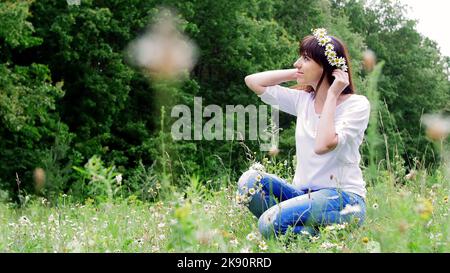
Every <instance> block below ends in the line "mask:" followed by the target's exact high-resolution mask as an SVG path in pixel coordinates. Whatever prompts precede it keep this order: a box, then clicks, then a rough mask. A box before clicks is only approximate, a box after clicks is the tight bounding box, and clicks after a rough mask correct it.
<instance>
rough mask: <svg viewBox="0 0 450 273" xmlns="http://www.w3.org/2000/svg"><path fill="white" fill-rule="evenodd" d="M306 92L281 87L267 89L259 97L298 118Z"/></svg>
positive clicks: (274, 86)
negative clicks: (299, 108)
mask: <svg viewBox="0 0 450 273" xmlns="http://www.w3.org/2000/svg"><path fill="white" fill-rule="evenodd" d="M305 94H308V93H307V92H305V91H302V90H297V89H290V88H287V87H283V86H281V85H273V86H268V87H266V90H265V91H264V93H263V94H261V95H258V96H259V97H260V98H261V100H262V101H263V102H265V103H267V104H269V105H272V106H274V107H275V108H278V109H279V110H281V111H283V112H286V113H288V114H291V115H294V116H297V112H298V107H299V105H301V100H302V98H304V97H305V96H304V95H305Z"/></svg>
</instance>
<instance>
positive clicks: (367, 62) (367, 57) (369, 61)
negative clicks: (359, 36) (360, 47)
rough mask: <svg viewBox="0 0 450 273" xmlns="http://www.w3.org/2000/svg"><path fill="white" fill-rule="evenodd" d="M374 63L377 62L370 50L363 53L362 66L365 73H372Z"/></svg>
mask: <svg viewBox="0 0 450 273" xmlns="http://www.w3.org/2000/svg"><path fill="white" fill-rule="evenodd" d="M376 62H377V57H376V55H375V52H373V51H372V50H370V49H368V50H366V51H364V53H363V66H364V69H365V70H366V71H368V72H370V71H372V70H373V68H374V67H375V64H376Z"/></svg>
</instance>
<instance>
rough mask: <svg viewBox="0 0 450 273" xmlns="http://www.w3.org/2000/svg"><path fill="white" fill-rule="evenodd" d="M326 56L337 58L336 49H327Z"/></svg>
mask: <svg viewBox="0 0 450 273" xmlns="http://www.w3.org/2000/svg"><path fill="white" fill-rule="evenodd" d="M325 56H327V57H328V58H335V57H336V51H334V50H327V51H325Z"/></svg>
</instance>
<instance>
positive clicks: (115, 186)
mask: <svg viewBox="0 0 450 273" xmlns="http://www.w3.org/2000/svg"><path fill="white" fill-rule="evenodd" d="M73 168H74V169H75V170H76V171H77V172H79V173H80V174H81V180H80V182H79V183H82V185H80V186H78V187H79V188H81V190H82V191H83V193H82V196H87V197H90V198H92V199H94V200H96V201H98V202H112V201H113V199H114V197H117V196H118V194H119V191H120V190H121V189H122V179H123V178H122V174H120V173H119V172H117V171H116V167H115V166H109V167H105V166H104V163H103V161H102V160H101V158H100V157H99V156H96V155H94V156H93V157H91V158H90V159H89V161H88V162H87V163H86V164H85V165H84V168H80V167H77V166H74V167H73ZM85 180H87V184H86V185H85V184H84V183H85Z"/></svg>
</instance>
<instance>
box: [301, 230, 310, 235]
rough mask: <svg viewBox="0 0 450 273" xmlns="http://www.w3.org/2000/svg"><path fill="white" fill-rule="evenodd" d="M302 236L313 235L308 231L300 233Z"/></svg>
mask: <svg viewBox="0 0 450 273" xmlns="http://www.w3.org/2000/svg"><path fill="white" fill-rule="evenodd" d="M300 234H303V235H307V236H311V234H310V233H309V232H308V231H306V230H302V231H300Z"/></svg>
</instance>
